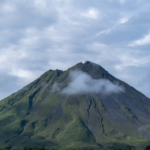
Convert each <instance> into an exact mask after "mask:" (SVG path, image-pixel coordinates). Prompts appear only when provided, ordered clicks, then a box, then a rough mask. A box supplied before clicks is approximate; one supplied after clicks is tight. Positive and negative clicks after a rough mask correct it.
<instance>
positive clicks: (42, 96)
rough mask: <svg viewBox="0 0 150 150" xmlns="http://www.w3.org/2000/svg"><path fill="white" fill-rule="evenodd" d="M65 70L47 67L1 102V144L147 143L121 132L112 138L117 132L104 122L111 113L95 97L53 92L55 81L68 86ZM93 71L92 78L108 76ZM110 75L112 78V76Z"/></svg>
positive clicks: (71, 146) (64, 146)
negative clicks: (54, 69)
mask: <svg viewBox="0 0 150 150" xmlns="http://www.w3.org/2000/svg"><path fill="white" fill-rule="evenodd" d="M75 68H76V67H73V68H71V69H75ZM78 69H81V70H84V71H88V69H89V68H88V67H83V68H82V66H81V65H79V66H78ZM68 73H69V70H68V71H66V72H65V73H63V72H62V71H59V70H56V71H51V70H50V71H48V72H46V73H45V74H43V75H42V76H41V77H40V78H38V79H37V80H35V81H34V82H32V83H31V84H29V85H28V86H26V87H24V88H23V89H22V90H20V91H18V92H17V93H14V94H12V95H11V96H9V97H7V98H6V99H4V100H2V101H0V129H1V130H0V139H1V140H0V145H1V147H8V148H11V147H13V148H15V147H16V148H17V147H22V146H36V147H37V146H39V147H46V148H50V147H51V148H53V149H92V148H93V149H101V147H102V146H101V145H99V144H97V143H105V147H106V148H108V147H111V146H112V145H114V143H115V142H118V141H119V143H127V144H131V145H132V144H133V145H134V144H137V143H144V142H147V140H143V139H139V138H131V137H130V136H128V137H123V136H124V134H123V133H121V132H119V133H117V134H118V136H119V137H122V139H114V134H116V132H117V131H116V130H114V128H113V127H112V126H111V125H110V123H109V122H108V121H107V120H110V116H109V115H108V113H107V108H106V106H105V104H104V103H103V102H102V101H101V100H99V97H98V96H96V95H77V96H62V95H61V94H60V93H59V92H57V91H56V92H55V93H52V92H51V89H52V84H54V83H55V82H58V83H62V82H63V83H64V84H62V85H61V88H63V87H64V86H66V85H67V83H68V82H69V80H68V79H67V77H68ZM92 74H93V75H97V76H95V78H101V77H102V75H103V76H108V74H107V73H106V72H105V71H104V70H102V74H98V73H97V72H95V70H94V72H92ZM98 75H99V76H98ZM109 78H110V79H113V77H112V76H109ZM61 101H62V102H61ZM120 107H121V109H122V110H123V111H124V112H125V113H126V114H128V117H129V118H132V114H131V113H130V112H126V111H127V110H126V109H125V108H124V106H123V105H122V104H120ZM87 110H88V112H89V113H88V112H87ZM115 127H116V126H115ZM118 128H120V127H119V126H118ZM120 130H121V129H120ZM91 131H92V132H91ZM93 134H94V135H93ZM121 145H122V144H121ZM115 146H116V144H115ZM122 146H124V144H123V145H122Z"/></svg>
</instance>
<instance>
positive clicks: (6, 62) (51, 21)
mask: <svg viewBox="0 0 150 150" xmlns="http://www.w3.org/2000/svg"><path fill="white" fill-rule="evenodd" d="M149 8H150V1H149V0H144V1H142V0H137V1H130V0H82V1H81V0H32V1H31V0H13V1H12V0H1V2H0V35H1V36H0V77H1V79H0V84H1V85H4V86H1V87H0V99H2V98H4V97H6V96H8V95H10V94H11V93H13V92H16V91H17V90H19V89H21V88H22V87H24V86H26V85H27V84H28V83H30V82H32V81H33V80H34V79H36V78H37V77H39V76H40V75H41V74H42V73H44V72H45V71H47V70H49V69H61V70H66V69H68V68H69V67H71V66H73V65H75V64H76V63H78V62H81V61H82V60H89V61H92V62H95V63H97V64H100V65H101V66H103V67H104V68H105V69H106V70H108V71H109V72H110V73H111V74H112V75H113V76H115V77H117V78H119V79H121V80H123V81H125V82H127V83H128V84H130V85H131V86H133V87H135V88H136V89H138V90H140V91H141V92H143V93H144V94H146V95H147V96H149V97H150V91H148V90H147V89H149V87H150V82H147V81H145V80H143V81H144V82H142V86H139V85H138V84H137V83H138V81H139V80H142V79H144V78H145V76H147V75H149V68H150V50H149V49H150V44H149V41H150V40H149V38H150V36H149V33H150V26H149V24H150V19H149V14H150V9H149ZM110 56H111V57H110ZM137 74H138V75H137ZM10 80H11V82H10ZM4 81H5V82H4ZM4 87H5V88H4ZM147 87H148V88H147Z"/></svg>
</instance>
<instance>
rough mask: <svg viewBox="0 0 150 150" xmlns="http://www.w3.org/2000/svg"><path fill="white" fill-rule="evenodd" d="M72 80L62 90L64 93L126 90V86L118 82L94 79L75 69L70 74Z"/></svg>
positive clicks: (109, 92)
mask: <svg viewBox="0 0 150 150" xmlns="http://www.w3.org/2000/svg"><path fill="white" fill-rule="evenodd" d="M69 78H70V80H71V82H70V83H69V84H68V86H67V87H66V88H64V89H63V90H62V91H61V92H62V93H63V94H80V93H103V94H105V95H107V94H111V93H120V92H124V88H123V87H122V86H119V85H118V84H117V83H112V82H110V81H109V80H107V79H98V80H96V79H93V78H92V77H91V76H90V75H88V74H86V73H84V72H82V71H79V70H74V71H71V72H70V74H69Z"/></svg>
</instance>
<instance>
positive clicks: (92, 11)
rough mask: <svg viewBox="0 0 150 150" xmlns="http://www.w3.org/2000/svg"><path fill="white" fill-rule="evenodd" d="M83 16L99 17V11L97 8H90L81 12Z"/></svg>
mask: <svg viewBox="0 0 150 150" xmlns="http://www.w3.org/2000/svg"><path fill="white" fill-rule="evenodd" d="M81 15H82V16H83V17H87V18H91V19H97V18H98V16H99V12H98V11H97V10H96V9H93V8H91V9H89V10H88V11H87V12H85V13H82V14H81Z"/></svg>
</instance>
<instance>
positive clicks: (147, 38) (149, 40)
mask: <svg viewBox="0 0 150 150" xmlns="http://www.w3.org/2000/svg"><path fill="white" fill-rule="evenodd" d="M148 44H150V32H149V33H148V34H147V35H145V36H144V37H143V38H141V39H139V40H136V41H133V42H131V43H130V44H129V46H131V47H134V46H139V45H148Z"/></svg>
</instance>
